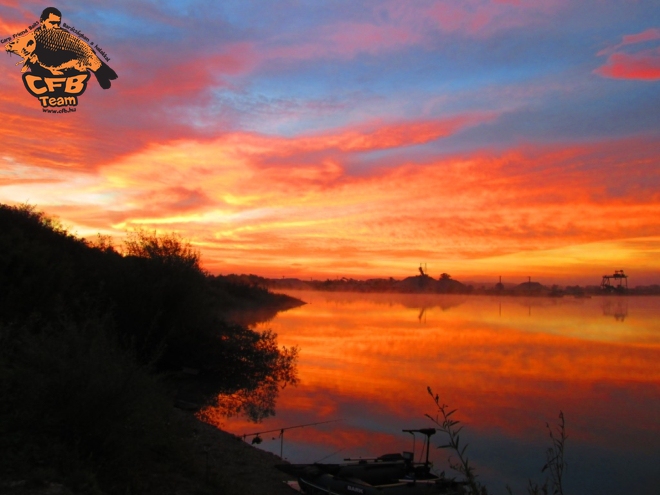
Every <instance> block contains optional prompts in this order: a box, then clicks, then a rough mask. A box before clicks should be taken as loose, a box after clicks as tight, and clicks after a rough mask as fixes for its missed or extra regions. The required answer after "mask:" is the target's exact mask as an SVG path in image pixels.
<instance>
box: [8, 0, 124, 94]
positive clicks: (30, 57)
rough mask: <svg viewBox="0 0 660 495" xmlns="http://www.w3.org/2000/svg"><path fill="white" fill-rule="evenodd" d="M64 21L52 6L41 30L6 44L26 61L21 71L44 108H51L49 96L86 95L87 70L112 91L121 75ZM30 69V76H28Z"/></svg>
mask: <svg viewBox="0 0 660 495" xmlns="http://www.w3.org/2000/svg"><path fill="white" fill-rule="evenodd" d="M61 18H62V14H61V13H60V11H59V10H57V9H56V8H54V7H48V8H47V9H44V11H43V13H42V14H41V19H40V27H39V28H37V29H36V30H35V31H33V32H30V33H27V34H25V35H23V36H20V37H18V38H16V39H14V40H13V41H11V42H10V43H8V44H7V45H5V50H6V51H7V52H9V53H13V54H16V55H18V56H20V57H21V58H22V60H21V61H19V62H18V63H17V64H16V65H18V64H20V63H23V68H22V70H21V72H23V73H24V75H23V81H24V83H25V86H26V89H27V90H28V91H29V92H30V93H32V94H33V95H34V96H37V97H38V98H39V99H40V100H42V105H43V106H48V104H47V103H46V102H47V101H48V100H49V98H48V97H49V96H58V95H59V96H62V95H63V94H64V93H71V94H75V95H76V96H78V95H80V94H82V92H83V91H84V89H85V87H86V79H87V77H88V76H87V74H88V72H87V71H91V72H92V73H93V74H94V75H95V76H96V79H97V81H98V83H99V85H100V86H101V87H102V88H103V89H108V88H110V86H111V81H113V80H115V79H117V73H116V72H115V71H114V70H112V69H111V68H110V67H109V66H108V65H107V64H106V63H105V62H104V61H103V60H101V59H100V58H99V57H98V56H97V55H96V53H95V52H94V50H93V49H92V47H90V46H89V45H88V44H87V43H85V42H84V41H83V40H82V39H80V38H78V37H77V36H75V35H73V34H71V33H70V32H69V31H67V30H66V29H63V28H62V27H61ZM28 69H29V73H28V74H30V75H29V76H28V75H27V74H25V73H26V72H27V71H28ZM52 76H64V77H62V78H53V77H52ZM76 104H77V100H76ZM51 106H58V105H51ZM60 106H61V105H60Z"/></svg>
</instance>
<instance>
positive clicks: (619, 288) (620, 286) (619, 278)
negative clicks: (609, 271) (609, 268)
mask: <svg viewBox="0 0 660 495" xmlns="http://www.w3.org/2000/svg"><path fill="white" fill-rule="evenodd" d="M612 280H613V281H614V284H612ZM600 287H601V289H603V290H604V291H606V292H625V291H627V290H628V275H626V274H625V273H623V270H615V271H614V275H603V281H602V282H601V284H600Z"/></svg>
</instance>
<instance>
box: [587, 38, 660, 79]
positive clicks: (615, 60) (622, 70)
mask: <svg viewBox="0 0 660 495" xmlns="http://www.w3.org/2000/svg"><path fill="white" fill-rule="evenodd" d="M655 40H660V29H657V28H652V29H647V30H646V31H642V32H641V33H637V34H627V35H624V36H623V40H622V41H621V43H619V44H618V45H615V46H612V47H609V48H605V49H604V50H601V51H599V52H598V53H597V54H596V55H597V56H602V55H609V57H608V59H607V62H605V65H603V66H601V67H599V68H598V69H596V70H594V73H596V74H599V75H601V76H603V77H611V78H613V79H637V80H644V81H655V80H658V79H660V47H656V48H650V49H647V50H643V51H639V52H636V53H628V52H622V51H620V49H621V48H623V47H624V46H629V45H635V44H637V43H645V42H649V41H655Z"/></svg>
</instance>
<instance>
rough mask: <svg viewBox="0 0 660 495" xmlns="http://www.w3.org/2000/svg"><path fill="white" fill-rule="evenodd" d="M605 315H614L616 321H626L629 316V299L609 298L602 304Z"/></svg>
mask: <svg viewBox="0 0 660 495" xmlns="http://www.w3.org/2000/svg"><path fill="white" fill-rule="evenodd" d="M602 308H603V315H605V316H613V317H614V319H615V320H616V321H624V320H625V319H626V317H627V316H628V301H627V300H625V299H624V300H615V301H613V300H612V299H607V300H605V301H603V304H602Z"/></svg>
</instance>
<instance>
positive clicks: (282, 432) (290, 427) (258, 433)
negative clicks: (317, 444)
mask: <svg viewBox="0 0 660 495" xmlns="http://www.w3.org/2000/svg"><path fill="white" fill-rule="evenodd" d="M337 421H341V419H333V420H331V421H319V422H318V423H307V424H304V425H295V426H286V427H284V428H276V429H274V430H266V431H258V432H256V433H244V434H243V440H245V439H246V437H252V436H254V438H253V439H252V445H254V444H255V443H256V444H257V445H259V444H260V443H261V442H263V439H262V438H261V437H260V436H259V435H263V434H264V433H273V432H276V431H279V432H280V458H281V459H284V456H283V455H282V454H283V451H284V432H285V431H286V430H293V429H294V428H304V427H306V426H317V425H324V424H328V423H336V422H337Z"/></svg>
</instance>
